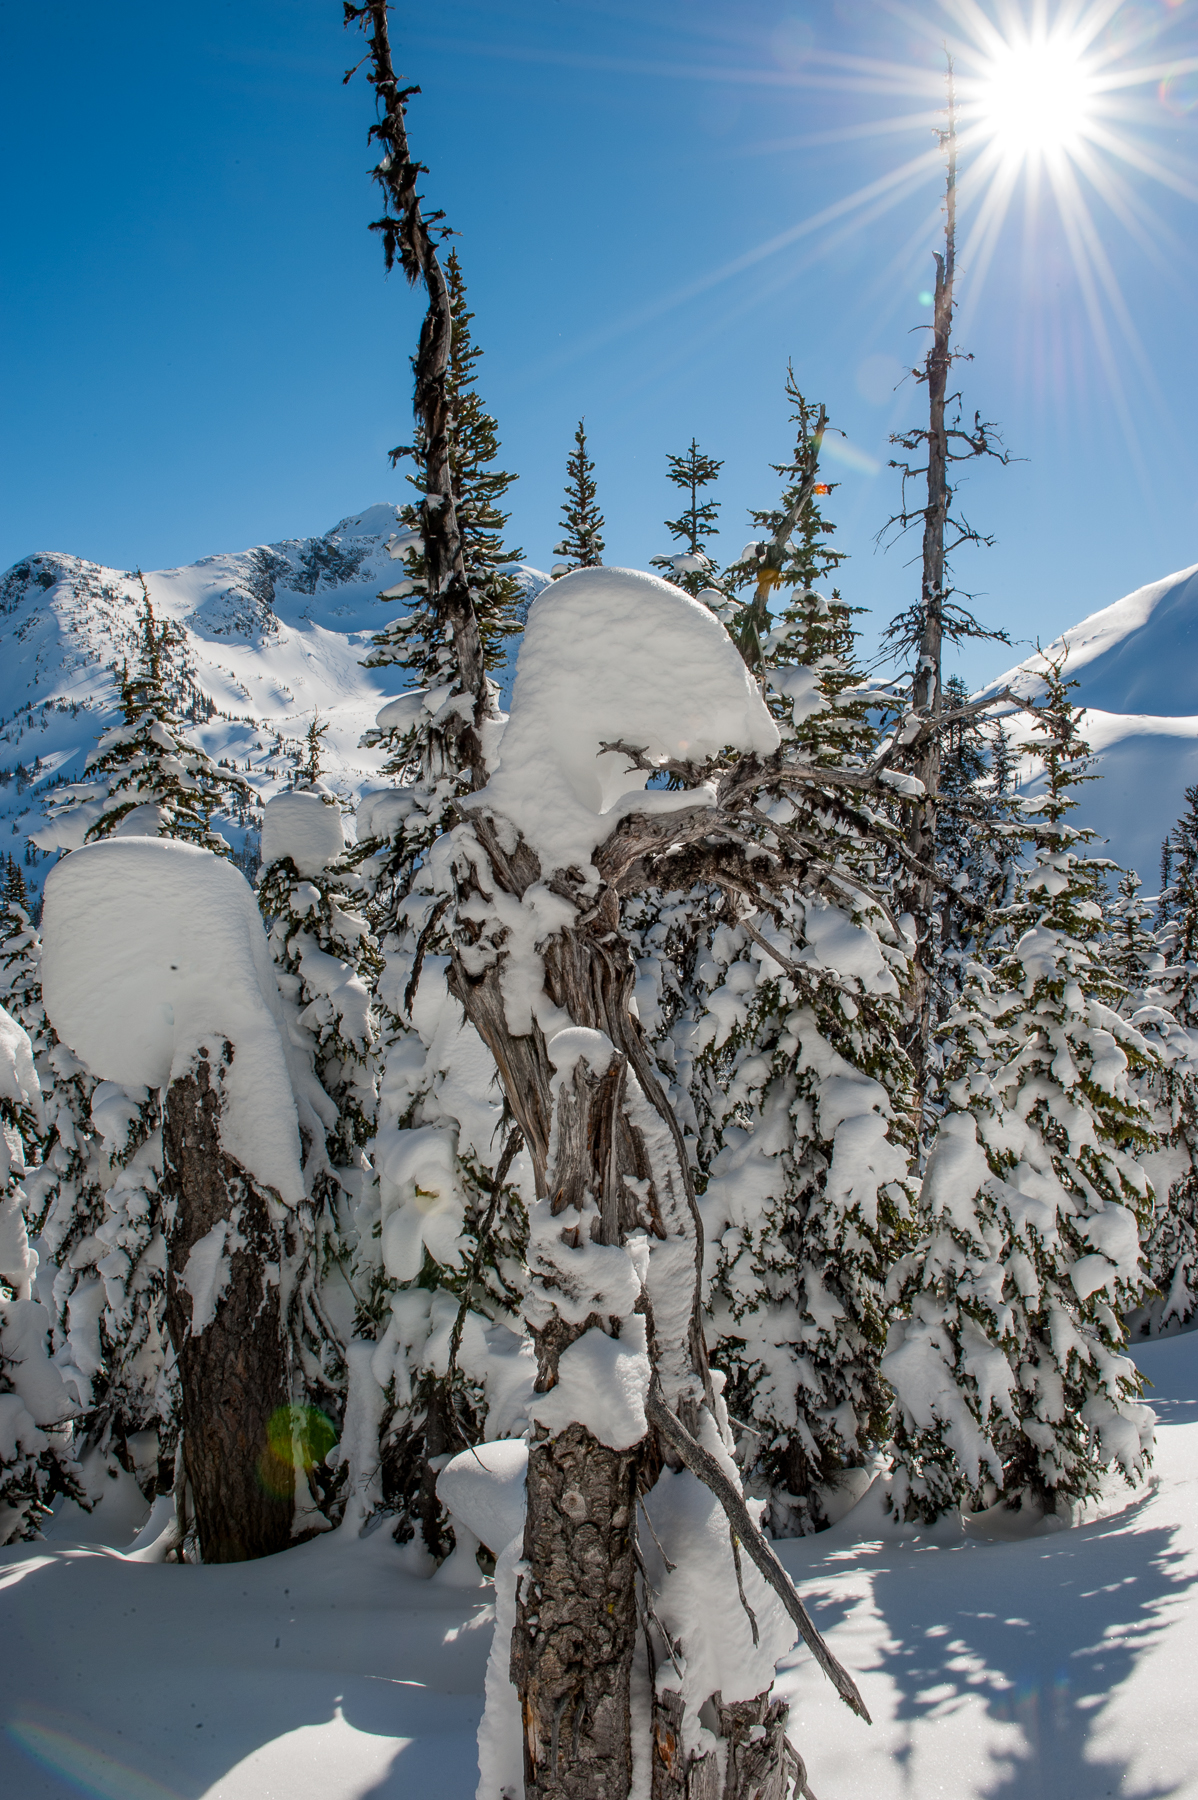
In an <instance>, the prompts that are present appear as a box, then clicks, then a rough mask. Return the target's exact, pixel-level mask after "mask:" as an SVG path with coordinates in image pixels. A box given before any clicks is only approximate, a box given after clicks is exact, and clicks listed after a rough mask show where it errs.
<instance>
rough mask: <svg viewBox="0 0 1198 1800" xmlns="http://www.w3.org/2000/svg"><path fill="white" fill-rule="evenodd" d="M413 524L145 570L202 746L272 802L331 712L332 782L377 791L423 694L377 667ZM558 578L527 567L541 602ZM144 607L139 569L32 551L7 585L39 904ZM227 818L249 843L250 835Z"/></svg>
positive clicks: (13, 693) (3, 812)
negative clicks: (64, 810) (414, 698)
mask: <svg viewBox="0 0 1198 1800" xmlns="http://www.w3.org/2000/svg"><path fill="white" fill-rule="evenodd" d="M398 526H399V512H398V509H397V508H396V507H395V506H389V505H385V504H383V505H378V506H371V507H368V508H367V509H366V511H365V512H362V513H356V514H354V515H352V516H351V517H349V518H346V519H341V520H339V521H338V523H337V524H336V525H334V526H333V527H332V529H331V530H330V531H327V532H325V533H324V535H323V536H321V537H310V538H296V539H290V540H288V541H287V542H285V543H279V544H260V545H257V546H255V547H254V548H252V549H249V550H241V551H235V552H229V553H228V554H222V555H218V556H208V557H204V558H202V559H201V561H199V562H198V563H193V564H191V565H190V566H189V567H186V568H181V569H157V570H153V571H149V572H147V573H146V575H145V581H146V587H147V589H148V591H149V595H150V599H151V601H152V603H153V606H154V610H155V613H156V614H157V615H158V617H159V618H160V619H165V620H170V621H172V622H173V623H174V624H175V626H176V627H177V628H178V630H179V632H180V633H181V636H182V658H183V661H184V664H185V667H186V671H187V675H188V677H189V678H190V682H191V693H192V697H193V700H194V701H195V702H197V703H198V704H197V708H196V711H197V718H196V723H195V725H194V726H193V728H192V730H193V735H194V736H195V737H196V739H197V740H198V741H199V742H200V743H201V744H203V746H204V748H205V749H206V750H207V751H208V752H209V754H210V755H212V756H213V757H217V758H227V759H229V760H231V761H232V762H233V763H234V764H235V766H236V767H237V768H238V769H240V770H242V771H243V772H244V773H246V774H247V775H248V777H249V779H250V781H251V782H252V783H253V785H254V787H255V788H256V789H257V791H258V793H259V794H260V796H261V798H262V799H263V800H268V799H270V797H271V795H272V794H274V793H277V792H278V791H279V789H280V788H281V787H282V786H284V785H286V782H287V780H288V779H289V777H290V775H291V773H292V771H293V769H294V767H295V758H296V756H297V755H298V754H299V752H300V750H301V746H302V743H303V739H304V734H305V733H306V731H307V729H308V727H309V725H310V724H311V722H312V718H313V715H314V714H315V713H319V715H320V718H321V721H322V722H323V723H326V724H327V725H328V727H329V732H328V735H327V737H326V738H325V739H324V746H325V773H326V777H327V779H328V781H329V784H330V786H331V787H332V788H333V789H334V790H335V791H336V792H337V793H338V794H340V795H341V796H342V797H343V798H344V799H345V800H346V801H347V802H350V801H356V799H357V798H358V796H359V795H360V794H361V792H362V790H363V788H365V787H369V786H371V785H372V784H374V783H376V782H377V778H378V774H379V770H380V769H381V767H382V764H383V761H384V754H383V753H382V752H381V751H377V750H363V749H361V748H360V747H359V746H360V740H361V737H362V734H363V732H364V731H365V730H366V729H367V727H368V726H370V725H373V724H374V721H375V716H376V714H377V713H378V711H379V708H380V707H381V706H382V705H383V702H384V700H386V699H387V698H388V697H390V696H392V695H395V694H398V693H399V692H401V691H402V690H403V689H404V688H405V687H406V686H407V685H408V684H407V683H406V682H405V680H404V678H403V675H402V672H401V671H399V670H398V669H395V668H384V669H365V668H363V667H362V661H363V658H364V657H366V656H367V655H368V654H369V652H370V648H371V639H372V637H373V636H374V634H375V633H376V632H378V631H380V630H381V629H382V627H383V626H384V625H385V624H386V623H388V622H389V621H390V620H391V618H393V617H394V615H395V612H396V609H397V606H396V603H395V602H391V603H390V604H389V605H388V604H386V603H381V602H380V600H379V593H380V591H381V590H382V589H383V588H386V587H389V586H391V585H393V584H394V583H395V581H396V580H397V579H401V578H402V575H403V564H402V563H400V562H396V561H393V560H392V558H391V557H390V556H389V555H388V553H387V538H388V536H389V535H390V534H392V533H394V532H395V531H396V529H397V528H398ZM547 579H548V578H547V577H546V576H544V575H540V574H538V572H537V571H535V570H531V569H530V570H527V571H526V572H525V574H524V580H523V585H524V587H525V591H526V593H527V594H528V595H529V596H530V597H531V596H532V595H533V594H535V593H537V592H538V591H539V590H540V588H541V587H542V586H544V584H545V582H546V580H547ZM141 605H142V590H141V584H140V582H139V580H138V579H137V574H136V571H133V570H121V569H108V568H103V567H101V566H100V565H99V564H98V563H92V562H87V561H85V560H84V559H82V558H80V557H77V556H67V555H61V554H58V553H56V552H55V553H51V552H44V553H40V554H37V555H33V556H28V557H26V558H24V560H23V561H21V562H19V563H16V564H14V566H13V567H12V568H11V569H9V570H8V571H7V573H6V574H4V575H3V576H2V577H0V855H3V854H5V853H10V854H12V855H14V856H16V858H17V860H18V861H20V862H21V863H22V869H23V873H24V875H25V877H26V880H27V882H28V884H29V885H30V887H31V888H32V889H33V890H34V891H35V893H36V892H39V891H40V889H41V886H42V883H43V881H44V879H45V876H46V874H47V873H48V871H49V868H50V866H51V860H52V859H51V858H48V857H46V856H43V855H41V854H40V853H38V852H37V851H36V850H31V851H29V852H28V857H29V860H26V856H27V844H26V839H27V834H28V833H30V832H32V831H35V830H36V829H37V827H38V825H39V823H40V822H41V820H42V814H43V803H44V798H45V794H46V792H47V789H48V788H49V786H50V784H51V783H52V782H55V781H77V780H79V778H80V777H81V775H82V773H83V765H84V763H85V761H86V760H87V757H88V756H89V755H90V753H91V751H92V750H93V749H94V748H95V745H96V741H97V739H98V738H99V737H100V736H101V734H102V733H103V732H105V731H106V730H108V728H109V727H110V726H111V725H112V724H113V723H114V721H115V719H116V716H117V714H116V707H117V698H118V695H117V675H118V672H119V669H120V666H121V664H122V663H123V662H124V661H125V660H128V662H129V663H130V665H131V666H133V665H135V663H136V657H137V640H138V614H139V611H140V608H141ZM510 660H511V661H513V662H514V658H512V659H510ZM504 673H505V675H506V681H504V682H503V683H502V685H504V686H505V687H506V688H507V689H509V690H510V685H511V675H510V670H507V671H505V672H504ZM212 709H215V710H214V711H212V716H211V717H207V718H205V717H204V714H205V713H207V712H209V711H211V710H212ZM215 823H216V826H217V829H218V830H220V831H222V832H223V833H224V835H225V836H226V837H228V838H229V840H230V841H231V842H232V843H234V844H235V845H236V846H238V847H239V846H240V844H241V842H242V840H243V838H244V833H243V832H241V831H240V830H239V829H238V828H237V827H236V826H235V825H234V824H232V823H231V822H230V821H229V820H226V819H223V818H220V817H218V818H217V819H216V821H215Z"/></svg>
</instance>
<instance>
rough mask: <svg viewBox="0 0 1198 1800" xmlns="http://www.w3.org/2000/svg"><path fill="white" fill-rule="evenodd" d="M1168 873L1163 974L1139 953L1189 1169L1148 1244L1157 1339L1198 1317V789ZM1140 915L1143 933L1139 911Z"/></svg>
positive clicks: (1173, 1118)
mask: <svg viewBox="0 0 1198 1800" xmlns="http://www.w3.org/2000/svg"><path fill="white" fill-rule="evenodd" d="M1161 874H1162V877H1163V890H1162V893H1161V896H1160V899H1159V901H1158V907H1157V917H1158V930H1157V932H1156V933H1155V935H1154V938H1153V946H1154V948H1155V949H1156V950H1157V952H1158V955H1159V957H1160V961H1161V962H1163V964H1164V966H1163V968H1157V967H1156V966H1155V964H1154V961H1153V960H1149V959H1148V953H1147V951H1146V946H1144V945H1143V943H1142V942H1141V941H1139V938H1138V933H1137V941H1136V942H1135V943H1134V945H1133V946H1132V954H1133V955H1134V958H1135V962H1136V964H1137V966H1138V965H1139V964H1141V963H1142V962H1144V961H1145V960H1148V972H1149V978H1150V979H1151V981H1152V988H1151V990H1150V991H1148V992H1145V993H1144V995H1143V1000H1144V1002H1145V1005H1144V1007H1143V1008H1142V1016H1143V1015H1147V1017H1146V1020H1145V1031H1146V1033H1147V1035H1148V1036H1149V1037H1150V1039H1151V1040H1152V1041H1153V1042H1154V1043H1156V1045H1157V1047H1158V1048H1159V1051H1160V1054H1161V1058H1162V1063H1163V1068H1162V1070H1161V1071H1160V1073H1159V1075H1157V1076H1155V1078H1154V1079H1153V1080H1152V1083H1151V1086H1152V1089H1153V1091H1154V1095H1155V1099H1156V1103H1157V1108H1158V1116H1159V1123H1160V1130H1161V1135H1162V1137H1163V1138H1164V1139H1165V1142H1166V1143H1167V1145H1168V1146H1169V1148H1170V1150H1171V1151H1172V1152H1173V1154H1174V1156H1175V1157H1176V1159H1177V1160H1178V1161H1179V1162H1180V1164H1181V1169H1180V1172H1179V1173H1178V1174H1176V1175H1175V1176H1174V1178H1173V1180H1172V1181H1171V1182H1170V1184H1169V1190H1168V1192H1167V1193H1160V1194H1158V1195H1157V1197H1156V1210H1155V1213H1154V1217H1153V1221H1152V1228H1151V1232H1150V1235H1149V1237H1148V1242H1147V1245H1146V1255H1147V1259H1148V1267H1149V1272H1150V1275H1151V1278H1152V1283H1153V1286H1154V1287H1155V1288H1156V1290H1157V1292H1156V1296H1155V1298H1154V1299H1153V1300H1152V1301H1151V1302H1150V1304H1149V1306H1148V1308H1147V1310H1146V1313H1145V1315H1144V1319H1143V1322H1142V1328H1143V1329H1146V1330H1150V1331H1153V1332H1166V1331H1170V1330H1174V1331H1175V1330H1177V1329H1179V1328H1180V1327H1183V1326H1187V1325H1189V1324H1190V1323H1191V1321H1192V1320H1193V1319H1194V1318H1195V1316H1196V1315H1198V786H1194V787H1188V788H1187V789H1186V790H1185V811H1184V812H1183V813H1182V815H1181V817H1180V818H1179V819H1178V821H1177V823H1176V824H1175V825H1174V826H1173V828H1172V830H1171V831H1170V832H1169V834H1168V836H1167V837H1166V839H1165V842H1164V845H1163V846H1162V853H1161ZM1137 914H1138V917H1137V920H1136V924H1137V926H1138V928H1139V930H1142V929H1143V917H1142V914H1139V908H1138V906H1137ZM1131 929H1132V927H1131V924H1130V922H1127V923H1125V924H1124V927H1123V932H1122V934H1120V935H1122V936H1123V937H1124V939H1125V940H1126V939H1127V937H1128V935H1129V933H1130V931H1131ZM1122 954H1124V955H1127V946H1126V941H1125V945H1124V947H1123V950H1122Z"/></svg>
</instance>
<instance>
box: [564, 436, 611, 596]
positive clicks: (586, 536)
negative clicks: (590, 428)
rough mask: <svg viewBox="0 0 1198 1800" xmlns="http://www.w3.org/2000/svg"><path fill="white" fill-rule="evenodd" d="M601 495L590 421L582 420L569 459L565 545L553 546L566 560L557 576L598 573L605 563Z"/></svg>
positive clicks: (565, 511)
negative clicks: (573, 571)
mask: <svg viewBox="0 0 1198 1800" xmlns="http://www.w3.org/2000/svg"><path fill="white" fill-rule="evenodd" d="M598 495H599V490H598V488H597V487H596V486H595V465H594V463H593V462H592V461H591V459H590V457H589V456H588V455H587V434H586V420H585V419H579V421H578V430H577V431H576V432H575V433H574V448H573V450H572V451H571V452H570V454H569V456H568V457H567V458H566V502H565V505H564V506H563V507H562V524H563V525H564V526H565V533H564V535H563V537H562V541H561V543H560V544H555V545H554V546H553V553H554V555H555V556H560V557H562V558H563V559H564V560H563V561H562V562H561V563H555V564H554V567H553V573H554V574H555V575H564V574H565V573H566V571H567V570H568V569H597V568H598V567H599V566H600V564H601V563H602V561H603V551H604V547H605V546H604V542H603V538H602V537H601V535H600V533H601V532H602V530H603V514H602V513H601V512H600V511H599V505H598Z"/></svg>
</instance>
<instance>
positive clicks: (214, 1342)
mask: <svg viewBox="0 0 1198 1800" xmlns="http://www.w3.org/2000/svg"><path fill="white" fill-rule="evenodd" d="M232 1055H233V1052H232V1049H231V1047H230V1046H229V1045H228V1044H223V1045H218V1046H216V1047H215V1053H214V1052H212V1051H209V1050H208V1049H203V1050H201V1051H200V1053H199V1057H198V1060H197V1062H196V1064H195V1066H194V1067H193V1068H192V1069H191V1071H190V1072H189V1073H188V1074H186V1075H183V1076H180V1077H179V1078H178V1079H177V1080H175V1081H173V1082H172V1083H171V1085H170V1087H169V1088H168V1090H167V1095H166V1106H165V1108H164V1114H163V1124H162V1140H163V1160H164V1171H163V1190H164V1194H165V1197H166V1201H167V1217H168V1219H169V1220H170V1221H171V1222H170V1225H169V1229H168V1231H167V1302H166V1319H167V1327H168V1330H169V1331H170V1336H171V1342H172V1343H173V1345H174V1347H175V1355H176V1357H177V1358H178V1363H179V1381H180V1390H181V1402H182V1423H183V1466H184V1470H185V1472H186V1476H187V1481H188V1484H189V1486H190V1489H191V1496H192V1504H193V1506H194V1508H195V1518H196V1526H197V1530H198V1534H199V1541H200V1553H201V1555H202V1556H203V1559H204V1561H205V1562H206V1563H209V1562H210V1563H217V1562H244V1561H246V1560H248V1559H249V1558H251V1557H256V1556H269V1555H271V1554H272V1553H273V1552H274V1551H276V1550H285V1549H286V1548H287V1545H288V1543H289V1542H290V1538H291V1521H292V1514H293V1510H294V1488H295V1468H294V1462H293V1460H292V1458H291V1455H290V1440H289V1436H288V1434H287V1433H286V1431H285V1428H284V1429H282V1430H281V1426H282V1423H283V1421H284V1420H285V1419H286V1418H287V1416H288V1414H287V1410H286V1409H287V1407H288V1402H289V1398H290V1396H289V1393H288V1384H287V1368H286V1358H285V1353H284V1345H283V1332H282V1321H281V1318H280V1310H279V1245H278V1238H277V1234H276V1232H275V1229H274V1227H273V1226H272V1224H271V1221H270V1214H269V1210H268V1206H267V1201H266V1197H265V1195H264V1194H263V1193H262V1191H261V1190H260V1189H259V1188H258V1187H257V1186H256V1185H255V1183H254V1182H253V1180H252V1179H251V1178H250V1176H249V1175H248V1174H247V1173H246V1171H245V1170H244V1169H243V1168H242V1167H241V1165H240V1164H239V1163H236V1162H234V1161H233V1160H232V1158H231V1157H229V1156H227V1155H226V1154H225V1152H224V1150H223V1149H222V1147H221V1142H220V1114H221V1104H222V1094H221V1087H222V1076H223V1073H224V1069H225V1068H226V1067H227V1066H228V1064H229V1063H230V1062H231V1060H232ZM221 1220H229V1221H234V1220H235V1223H236V1234H237V1237H238V1238H239V1239H241V1240H243V1244H242V1246H241V1247H239V1248H237V1249H235V1250H234V1251H233V1253H232V1255H231V1257H230V1270H229V1283H228V1287H227V1288H226V1290H225V1292H224V1295H223V1296H222V1298H221V1299H220V1301H219V1302H218V1305H217V1308H216V1314H215V1317H214V1318H213V1319H212V1320H211V1322H210V1323H209V1324H208V1325H207V1326H206V1328H205V1329H204V1330H203V1331H201V1332H200V1333H199V1334H198V1335H193V1334H192V1331H191V1312H192V1302H191V1295H190V1294H189V1293H188V1291H187V1289H186V1288H185V1287H184V1286H183V1285H182V1282H181V1281H180V1279H179V1277H180V1275H181V1274H182V1271H183V1270H184V1269H185V1268H186V1266H187V1260H188V1258H189V1256H190V1255H191V1252H192V1249H193V1248H194V1246H195V1245H196V1244H197V1243H198V1242H199V1241H200V1239H201V1238H203V1237H206V1236H207V1234H208V1232H209V1231H211V1230H212V1228H213V1226H214V1225H216V1224H218V1223H219V1222H220V1221H221ZM272 1420H274V1422H275V1427H274V1428H275V1435H276V1446H278V1447H281V1448H282V1449H283V1451H284V1454H282V1455H279V1454H277V1453H276V1452H275V1451H273V1450H272V1447H271V1443H270V1429H271V1422H272ZM280 1440H281V1442H280Z"/></svg>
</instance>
